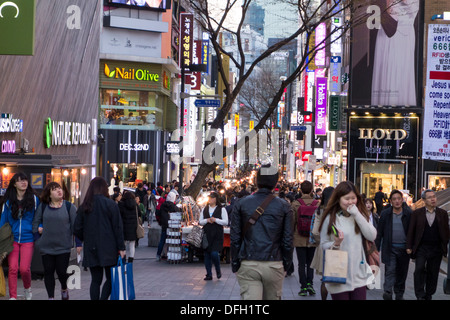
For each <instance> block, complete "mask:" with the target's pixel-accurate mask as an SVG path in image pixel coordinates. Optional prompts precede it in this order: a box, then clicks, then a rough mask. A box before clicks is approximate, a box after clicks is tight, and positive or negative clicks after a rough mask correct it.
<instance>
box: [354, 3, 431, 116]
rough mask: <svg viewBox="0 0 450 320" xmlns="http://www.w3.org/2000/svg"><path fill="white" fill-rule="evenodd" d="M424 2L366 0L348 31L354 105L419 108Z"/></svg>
mask: <svg viewBox="0 0 450 320" xmlns="http://www.w3.org/2000/svg"><path fill="white" fill-rule="evenodd" d="M422 8H423V1H422V0H410V1H386V0H370V1H365V5H362V6H360V7H359V8H358V9H357V10H356V12H355V17H354V18H355V19H356V20H358V21H360V23H358V24H356V25H355V27H354V28H353V29H352V48H351V55H352V62H351V94H350V95H351V100H350V103H351V105H353V106H364V105H376V106H410V107H418V106H421V104H422V102H421V98H420V90H419V89H418V88H419V83H418V82H419V79H420V77H419V74H420V70H421V54H420V51H421V50H420V47H421V36H420V35H421V34H422V33H423V31H422V30H421V28H422V26H423V22H422V21H421V17H422V12H421V11H422Z"/></svg>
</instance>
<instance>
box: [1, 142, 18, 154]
mask: <svg viewBox="0 0 450 320" xmlns="http://www.w3.org/2000/svg"><path fill="white" fill-rule="evenodd" d="M2 153H16V141H14V140H5V141H2Z"/></svg>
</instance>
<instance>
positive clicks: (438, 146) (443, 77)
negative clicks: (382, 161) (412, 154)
mask: <svg viewBox="0 0 450 320" xmlns="http://www.w3.org/2000/svg"><path fill="white" fill-rule="evenodd" d="M449 50H450V24H447V25H445V24H430V25H428V50H427V73H426V79H427V84H426V94H425V111H424V128H423V154H422V156H423V158H424V159H430V160H446V161H448V160H449V159H450V120H449V119H450V59H448V57H449Z"/></svg>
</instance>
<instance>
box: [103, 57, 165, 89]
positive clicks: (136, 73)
mask: <svg viewBox="0 0 450 320" xmlns="http://www.w3.org/2000/svg"><path fill="white" fill-rule="evenodd" d="M104 71H105V75H106V76H107V77H108V78H115V79H124V80H138V81H153V82H158V81H159V77H160V75H159V74H157V73H151V72H150V71H148V70H144V69H134V68H128V69H126V68H115V69H114V70H112V71H111V69H110V68H109V66H108V65H107V64H106V63H105V70H104ZM164 80H165V81H167V79H164ZM169 86H170V84H169Z"/></svg>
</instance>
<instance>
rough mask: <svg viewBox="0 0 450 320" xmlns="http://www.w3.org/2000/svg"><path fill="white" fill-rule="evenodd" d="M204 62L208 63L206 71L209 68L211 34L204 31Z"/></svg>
mask: <svg viewBox="0 0 450 320" xmlns="http://www.w3.org/2000/svg"><path fill="white" fill-rule="evenodd" d="M201 57H202V61H201V63H202V64H205V65H206V73H208V70H209V35H208V34H207V33H206V32H204V33H203V41H202V55H201Z"/></svg>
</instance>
